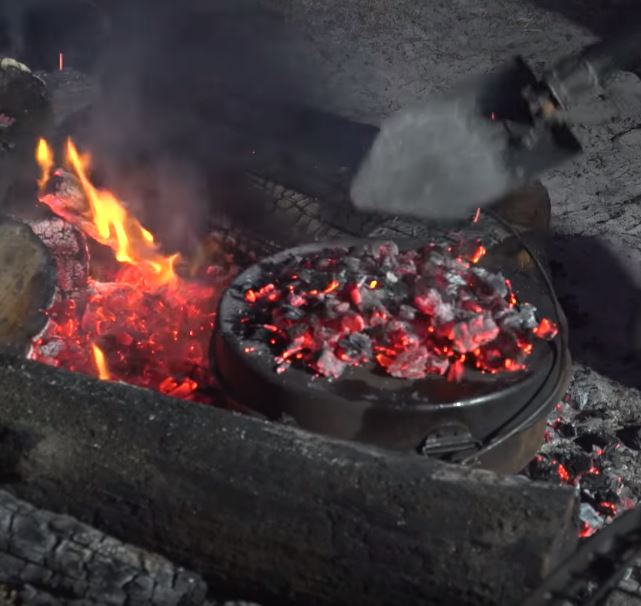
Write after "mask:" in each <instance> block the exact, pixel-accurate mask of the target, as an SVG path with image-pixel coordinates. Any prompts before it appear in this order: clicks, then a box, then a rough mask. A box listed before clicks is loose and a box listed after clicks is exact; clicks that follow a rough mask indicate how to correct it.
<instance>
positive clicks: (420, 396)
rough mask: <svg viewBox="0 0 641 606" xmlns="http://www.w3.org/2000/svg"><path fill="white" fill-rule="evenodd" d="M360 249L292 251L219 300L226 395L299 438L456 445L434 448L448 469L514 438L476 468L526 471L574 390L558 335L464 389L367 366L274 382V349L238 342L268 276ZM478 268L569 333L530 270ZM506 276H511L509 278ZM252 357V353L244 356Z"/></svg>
mask: <svg viewBox="0 0 641 606" xmlns="http://www.w3.org/2000/svg"><path fill="white" fill-rule="evenodd" d="M358 243H359V242H358V241H338V242H335V243H332V242H329V243H328V242H325V243H315V244H307V245H304V246H299V247H296V248H292V249H288V250H285V251H282V252H279V253H277V254H276V255H273V256H271V257H269V258H267V259H263V260H262V261H260V262H259V263H257V264H255V265H253V266H252V267H250V268H248V269H247V270H246V271H245V272H243V273H242V274H241V275H239V276H238V277H237V278H236V280H234V282H233V283H232V284H231V286H230V287H229V288H228V290H227V291H226V292H225V294H224V295H223V298H222V300H221V303H220V306H219V311H218V320H217V328H216V332H215V333H214V336H213V338H212V345H211V360H212V365H213V367H214V369H215V372H216V374H217V375H218V378H219V380H220V382H221V386H222V387H223V388H224V389H225V390H226V391H227V393H228V394H229V395H230V397H231V398H232V399H233V400H234V401H235V402H236V403H238V404H239V405H240V406H241V407H246V408H247V409H249V410H250V411H253V412H257V413H259V414H260V415H262V416H264V417H266V418H268V419H270V420H280V421H288V420H289V421H291V420H293V421H295V423H296V424H297V425H298V426H299V427H301V428H302V429H305V430H308V431H312V432H316V433H320V434H324V435H327V436H331V437H334V438H339V439H344V440H355V441H359V442H364V443H368V444H374V445H377V446H381V447H384V448H390V449H397V450H417V449H421V447H422V445H425V444H430V443H438V442H439V441H441V440H442V437H443V436H445V438H446V441H447V436H453V438H454V442H455V443H456V442H459V446H453V447H452V448H450V449H448V448H447V447H445V448H442V449H441V450H439V449H438V448H436V449H435V451H434V453H433V454H434V455H435V456H440V457H441V458H446V459H448V460H452V461H456V460H460V459H463V458H466V457H467V456H469V455H470V453H472V454H473V453H474V452H475V451H477V450H478V449H480V448H481V447H482V446H483V445H487V443H488V442H489V441H491V440H492V439H493V438H494V437H495V436H496V435H497V434H505V432H506V431H508V430H510V429H514V430H515V432H514V433H515V435H514V436H512V437H511V438H510V439H507V440H505V441H503V442H502V443H501V445H500V446H498V447H496V448H493V449H490V450H489V451H488V452H487V453H486V454H484V455H482V456H480V457H479V458H478V459H479V460H478V463H479V464H480V465H481V466H483V467H487V468H489V469H494V470H496V471H501V472H504V473H511V472H516V471H520V470H521V469H522V468H523V467H524V466H525V465H526V464H527V463H528V462H529V460H531V458H532V457H533V456H534V454H535V453H536V451H537V450H538V448H539V447H540V445H541V443H542V442H543V432H544V430H545V419H546V417H547V415H548V414H549V412H550V410H551V408H552V407H553V406H554V404H556V403H557V402H558V401H559V399H560V398H561V397H562V395H563V394H564V392H565V390H566V389H567V386H568V384H569V380H570V368H571V364H570V358H569V354H568V351H567V348H566V347H564V346H563V343H562V339H561V338H560V337H558V336H557V338H556V339H554V340H553V341H550V342H544V341H538V342H536V343H535V347H534V350H533V353H532V355H531V356H530V357H529V359H528V369H527V370H526V371H523V372H518V373H509V374H503V375H488V374H483V373H480V372H478V371H475V370H466V373H465V375H464V377H463V380H462V381H461V382H459V383H453V382H449V381H447V380H445V379H443V378H441V377H434V378H432V377H428V378H425V379H420V380H408V379H395V378H393V377H390V376H387V375H383V374H381V373H374V372H372V366H371V365H368V366H361V367H356V368H351V367H350V368H348V369H347V370H346V372H345V373H344V374H343V376H341V377H340V378H339V379H337V380H334V381H329V380H327V379H324V378H321V377H315V376H313V375H312V373H311V372H309V371H308V370H306V369H303V368H295V367H291V368H290V369H288V370H287V371H286V372H284V373H282V374H278V373H276V371H275V363H274V356H273V354H272V352H271V351H270V349H269V346H268V344H267V343H265V342H263V341H254V340H248V339H246V338H244V337H243V336H241V334H240V318H241V317H242V316H244V315H246V311H247V308H246V302H245V299H244V295H245V292H246V291H247V290H248V289H249V288H257V287H260V286H262V285H264V283H265V281H266V279H267V274H266V273H265V272H266V268H267V267H270V266H272V267H273V266H274V265H275V264H280V263H282V262H283V261H285V260H286V259H290V258H291V257H302V256H304V255H307V254H310V253H317V252H320V251H322V250H329V249H333V248H340V247H348V246H352V245H354V244H358ZM360 243H361V244H362V241H360ZM399 245H400V246H401V248H404V249H409V248H412V247H415V246H420V244H417V243H416V242H409V241H408V242H405V243H399ZM480 265H483V266H485V267H487V268H488V269H490V270H494V271H496V270H497V268H502V271H503V273H504V275H507V277H509V278H510V280H511V282H512V287H513V289H514V291H515V293H516V294H517V296H518V297H519V299H520V300H523V301H528V302H530V303H532V304H534V305H535V306H536V307H537V308H538V309H539V312H540V313H541V314H542V315H546V316H547V317H551V318H553V319H555V320H557V321H559V322H560V323H561V324H562V325H561V326H560V329H561V331H560V332H563V331H565V330H566V326H565V318H563V317H559V318H557V317H556V314H555V305H554V300H553V299H552V297H551V296H550V295H549V294H548V293H546V286H545V283H544V282H543V280H542V279H541V278H540V277H539V278H538V279H537V278H536V277H535V276H534V275H533V272H532V271H531V270H530V271H527V272H523V271H519V269H518V263H517V262H516V261H515V259H514V258H512V257H510V258H508V257H504V255H502V254H501V253H499V254H498V256H494V255H493V254H492V251H491V250H490V252H489V253H488V255H487V256H486V258H485V259H484V262H482V263H481V264H480ZM508 269H510V270H513V271H510V272H509V275H508V271H507V270H508ZM246 348H251V349H252V350H253V351H252V352H251V353H246V352H245V349H246ZM520 425H522V427H520ZM516 429H518V431H516ZM427 451H428V452H429V449H427Z"/></svg>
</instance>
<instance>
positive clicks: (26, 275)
mask: <svg viewBox="0 0 641 606" xmlns="http://www.w3.org/2000/svg"><path fill="white" fill-rule="evenodd" d="M55 288H56V270H55V263H54V261H53V258H52V257H51V255H50V254H49V253H48V251H47V248H46V247H45V246H44V244H43V243H42V241H41V240H40V239H39V238H38V237H37V236H36V235H35V234H34V233H33V231H32V230H31V229H30V228H29V227H28V226H26V225H24V224H22V223H18V222H16V221H12V220H10V219H2V220H0V349H3V350H6V351H11V352H25V351H26V350H27V348H28V346H29V344H30V343H31V339H32V338H33V337H34V336H36V335H37V334H38V332H40V331H41V330H42V329H43V328H44V326H45V324H46V317H45V316H44V314H43V313H42V309H44V308H46V307H48V306H49V305H50V304H51V302H52V300H53V296H54V292H55Z"/></svg>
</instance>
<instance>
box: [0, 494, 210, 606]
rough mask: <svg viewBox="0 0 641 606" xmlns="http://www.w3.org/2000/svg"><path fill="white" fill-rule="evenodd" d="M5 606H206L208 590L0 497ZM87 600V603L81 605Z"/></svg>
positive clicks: (129, 550) (138, 553)
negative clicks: (7, 605)
mask: <svg viewBox="0 0 641 606" xmlns="http://www.w3.org/2000/svg"><path fill="white" fill-rule="evenodd" d="M2 585H4V588H5V590H6V591H5V592H4V594H5V595H4V596H2V595H1V594H0V603H2V604H67V603H69V604H71V603H74V604H78V603H82V604H86V605H87V606H90V605H92V604H114V605H117V604H123V605H124V604H157V605H158V606H177V605H179V604H180V605H181V606H201V605H202V606H204V605H205V604H206V603H207V604H210V606H212V605H211V603H209V602H206V601H205V597H206V593H207V586H206V585H205V583H204V582H203V581H202V579H200V578H199V577H198V576H197V575H195V574H192V573H189V572H187V571H185V570H183V569H182V568H178V567H176V566H174V565H173V564H171V563H170V562H168V561H167V560H165V559H164V558H161V557H159V556H156V555H153V554H151V553H148V552H145V551H143V550H141V549H138V548H136V547H133V546H131V545H127V544H125V543H121V542H120V541H117V540H116V539H113V538H111V537H108V536H106V535H104V534H103V533H101V532H99V531H97V530H95V529H93V528H91V527H89V526H87V525H85V524H81V523H80V522H78V521H77V520H75V519H73V518H71V517H69V516H63V515H56V514H53V513H50V512H48V511H43V510H38V509H35V508H34V507H33V506H31V505H29V504H27V503H25V502H23V501H19V500H17V499H15V498H14V497H12V496H11V495H10V494H8V493H6V492H4V491H0V587H2ZM80 600H81V602H80Z"/></svg>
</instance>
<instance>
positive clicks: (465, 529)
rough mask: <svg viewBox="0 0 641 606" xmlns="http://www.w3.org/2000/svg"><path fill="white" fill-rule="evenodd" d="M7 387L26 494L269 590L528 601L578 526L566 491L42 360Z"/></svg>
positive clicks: (20, 366) (351, 597)
mask: <svg viewBox="0 0 641 606" xmlns="http://www.w3.org/2000/svg"><path fill="white" fill-rule="evenodd" d="M0 392H1V393H2V394H3V397H2V401H1V402H0V428H1V429H2V433H1V434H0V437H1V439H2V442H1V444H0V453H1V457H2V458H1V460H0V470H1V471H2V476H3V477H4V478H5V480H6V481H9V482H10V488H11V491H12V492H14V493H15V494H17V495H18V496H19V497H21V498H25V499H28V500H29V501H31V502H33V503H34V504H36V505H39V506H46V507H48V508H50V509H52V510H55V511H65V512H69V513H71V514H72V515H75V516H77V517H78V518H79V519H81V520H84V521H92V522H93V523H95V524H96V525H98V526H99V527H100V529H101V530H103V531H105V532H109V533H110V534H113V535H114V536H117V537H119V538H123V539H126V540H127V541H129V542H132V543H134V544H137V545H140V546H142V547H145V548H147V549H150V550H153V551H158V552H160V553H162V554H163V555H165V556H167V557H169V558H170V559H172V560H174V561H176V562H178V563H180V564H181V565H183V566H186V567H188V568H190V569H192V570H195V571H197V572H198V573H200V574H202V576H203V577H204V579H205V580H206V581H207V582H208V583H209V584H210V586H212V587H216V588H219V589H220V590H221V591H224V592H226V593H229V594H234V595H244V597H246V598H251V599H255V600H257V601H258V602H265V603H278V604H282V605H285V604H309V605H310V606H314V605H330V604H331V605H347V604H349V605H351V606H354V605H358V604H368V605H370V606H371V605H374V606H376V605H387V604H393V603H398V604H403V605H407V606H412V605H414V604H416V605H419V604H420V605H421V606H423V605H424V604H425V603H430V604H434V605H438V604H498V603H500V604H516V603H519V602H520V600H521V599H522V598H523V596H524V595H525V594H526V592H527V591H528V587H533V586H535V585H537V584H538V583H539V582H540V581H541V579H542V578H543V577H545V576H546V575H547V574H548V573H549V571H550V570H551V569H553V568H554V567H555V565H556V564H557V563H558V562H559V558H561V557H563V553H562V552H563V551H564V549H571V548H572V546H573V544H574V541H575V538H573V537H575V536H576V529H575V528H574V527H573V523H572V518H573V515H574V513H575V497H574V493H573V492H572V491H571V490H569V489H562V488H557V487H552V486H543V485H541V484H536V483H528V482H527V481H524V480H519V479H515V478H509V477H500V476H496V475H494V474H492V473H489V472H483V471H476V470H471V469H467V468H464V467H455V466H448V465H444V464H442V463H439V462H436V461H433V460H430V459H422V458H419V457H416V456H408V455H404V454H396V453H390V452H388V451H384V450H379V449H376V448H371V447H365V446H362V445H357V444H351V443H346V442H341V441H335V440H328V439H324V438H322V437H319V436H315V435H311V434H307V433H305V432H302V431H300V430H296V429H294V428H291V427H286V426H280V425H277V424H273V423H266V422H262V421H259V420H257V419H253V418H250V417H246V416H241V415H233V414H230V413H228V412H225V411H221V410H218V409H215V408H212V407H205V406H198V405H194V404H190V403H185V402H180V401H176V400H171V399H168V398H166V397H163V396H161V395H159V394H155V393H152V392H149V391H146V390H140V389H134V388H131V387H129V386H126V385H122V384H114V383H104V382H98V381H95V380H93V379H90V378H87V377H84V376H81V375H74V374H68V373H65V372H62V371H58V370H55V369H52V368H49V367H47V366H44V365H40V364H37V363H34V362H29V361H17V360H15V359H9V358H3V359H1V360H0ZM498 563H500V565H497V564H498Z"/></svg>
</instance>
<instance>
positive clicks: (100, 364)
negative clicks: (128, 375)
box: [91, 343, 111, 381]
mask: <svg viewBox="0 0 641 606" xmlns="http://www.w3.org/2000/svg"><path fill="white" fill-rule="evenodd" d="M91 351H92V353H93V361H94V364H95V365H96V370H97V371H98V378H99V379H100V380H101V381H109V379H110V378H111V375H110V374H109V368H108V367H107V361H106V360H105V354H104V353H102V350H101V349H100V347H98V346H97V345H96V344H95V343H92V344H91Z"/></svg>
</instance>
